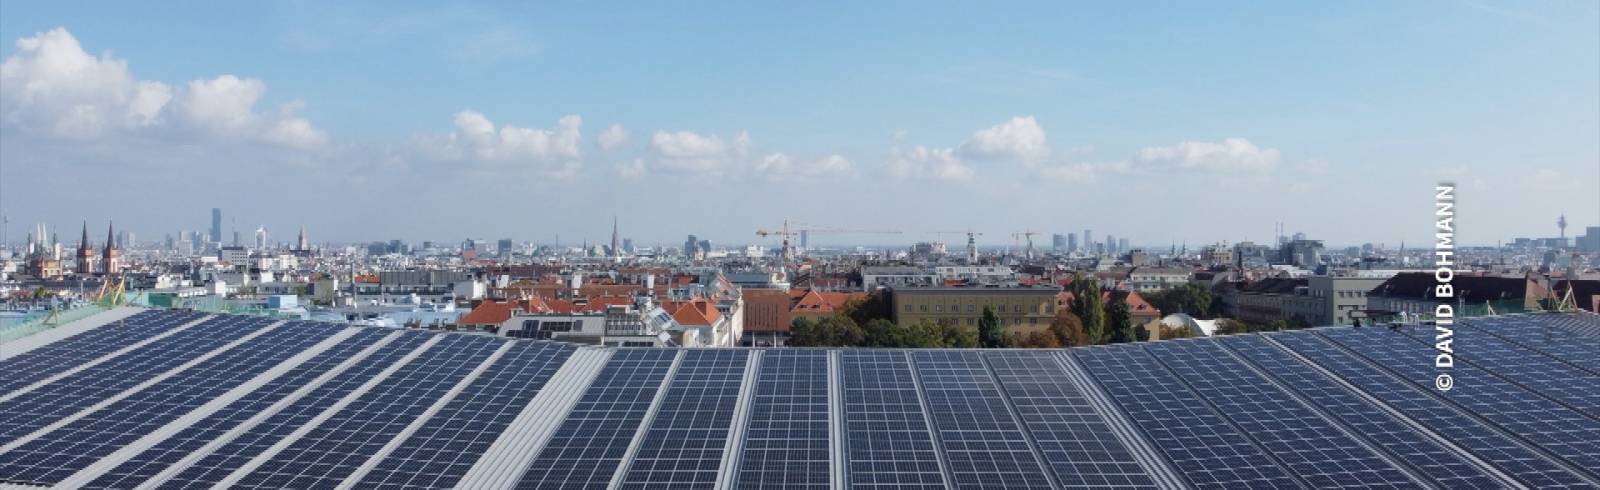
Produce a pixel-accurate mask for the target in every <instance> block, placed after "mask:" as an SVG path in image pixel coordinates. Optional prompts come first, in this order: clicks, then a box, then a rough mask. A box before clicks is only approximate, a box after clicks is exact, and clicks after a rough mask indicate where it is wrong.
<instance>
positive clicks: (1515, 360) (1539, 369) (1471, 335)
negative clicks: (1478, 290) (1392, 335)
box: [1402, 326, 1600, 417]
mask: <svg viewBox="0 0 1600 490" xmlns="http://www.w3.org/2000/svg"><path fill="white" fill-rule="evenodd" d="M1402 332H1403V333H1405V334H1406V335H1408V336H1411V337H1412V338H1413V339H1416V340H1417V341H1418V342H1422V343H1423V344H1425V345H1432V344H1433V342H1434V339H1433V329H1431V328H1430V329H1423V328H1405V329H1402ZM1454 335H1455V341H1456V342H1457V343H1459V344H1460V345H1463V346H1471V347H1470V348H1465V349H1461V352H1459V353H1457V357H1458V359H1457V360H1459V361H1464V362H1467V363H1470V364H1473V365H1475V366H1478V367H1484V366H1490V367H1492V368H1493V372H1494V374H1495V375H1497V376H1499V377H1500V378H1503V379H1505V380H1508V381H1510V382H1512V383H1515V384H1517V385H1518V386H1520V387H1522V388H1526V389H1529V390H1533V391H1535V392H1537V393H1539V394H1541V395H1544V396H1545V397H1548V398H1550V399H1553V400H1556V401H1558V402H1561V403H1563V404H1566V405H1567V406H1569V407H1571V408H1574V409H1577V410H1578V411H1581V412H1583V413H1585V414H1588V415H1589V416H1590V417H1600V375H1595V374H1593V373H1590V372H1587V371H1584V370H1582V369H1578V368H1577V367H1574V366H1572V365H1569V364H1566V363H1563V362H1561V361H1558V360H1556V359H1555V358H1552V357H1550V356H1546V355H1544V354H1542V353H1540V352H1538V351H1535V350H1532V349H1528V348H1526V347H1522V346H1519V345H1516V344H1513V343H1510V342H1507V341H1504V340H1500V339H1499V338H1498V337H1495V336H1493V335H1489V334H1486V333H1484V332H1483V331H1481V330H1478V329H1476V328H1472V327H1470V326H1459V327H1456V328H1455V329H1454Z"/></svg>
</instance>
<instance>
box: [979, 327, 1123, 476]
mask: <svg viewBox="0 0 1600 490" xmlns="http://www.w3.org/2000/svg"><path fill="white" fill-rule="evenodd" d="M985 358H986V359H987V360H988V363H989V368H990V369H991V370H992V371H993V372H994V374H995V378H996V379H998V380H999V381H1000V386H1001V387H1002V389H1004V390H1005V393H1006V396H1007V397H1008V398H1010V399H1011V403H1012V405H1014V406H1015V407H1016V408H1017V414H1018V415H1019V416H1020V417H1021V418H1022V423H1023V427H1025V428H1026V429H1027V430H1028V432H1029V433H1030V434H1032V435H1033V441H1034V444H1035V445H1036V446H1038V448H1039V452H1040V453H1041V454H1042V455H1043V457H1044V459H1045V463H1046V465H1048V466H1049V467H1050V470H1051V471H1053V472H1055V475H1056V480H1057V481H1059V482H1060V483H1061V485H1062V486H1065V487H1072V488H1155V482H1154V481H1153V480H1152V479H1151V478H1150V475H1149V474H1148V473H1146V472H1145V470H1144V468H1143V467H1141V466H1139V463H1138V462H1136V461H1135V460H1134V458H1133V455H1132V454H1131V453H1129V452H1128V448H1127V447H1126V446H1125V445H1123V444H1122V441H1120V440H1118V439H1117V438H1116V436H1115V435H1113V434H1112V433H1111V429H1110V427H1108V426H1107V424H1106V421H1105V420H1104V419H1102V418H1101V417H1100V415H1099V414H1098V413H1096V412H1095V411H1094V408H1093V407H1092V406H1091V405H1090V404H1089V401H1088V400H1087V399H1085V398H1084V396H1083V394H1082V392H1080V391H1079V390H1078V388H1077V386H1075V385H1073V384H1072V383H1071V382H1070V381H1068V380H1067V373H1066V372H1065V370H1064V369H1062V367H1061V365H1060V364H1058V363H1057V361H1056V360H1055V356H1054V354H1053V353H1050V352H1038V351H1012V352H993V353H986V354H985Z"/></svg>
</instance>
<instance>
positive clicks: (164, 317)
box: [0, 310, 202, 393]
mask: <svg viewBox="0 0 1600 490" xmlns="http://www.w3.org/2000/svg"><path fill="white" fill-rule="evenodd" d="M201 316H202V315H201V314H199V313H190V312H181V311H162V310H145V311H142V312H139V313H137V314H134V315H133V316H130V317H127V318H124V319H122V320H120V321H117V322H112V323H108V324H105V325H101V326H99V327H96V328H94V329H91V330H89V331H86V332H83V333H80V334H77V335H74V336H72V337H68V338H66V339H62V340H58V341H56V342H52V343H49V344H45V345H43V346H40V347H39V348H37V349H33V350H30V351H28V352H24V353H22V354H20V355H17V356H16V357H13V358H10V359H6V360H4V361H0V373H6V378H5V379H3V380H0V393H10V392H12V391H16V390H18V389H21V388H23V387H25V386H28V385H30V384H33V383H36V382H38V381H40V380H43V379H45V378H49V377H51V376H55V375H57V374H60V373H63V372H66V371H67V370H69V369H72V368H74V367H77V366H79V365H81V364H83V363H86V362H89V361H93V360H95V359H99V358H101V357H104V356H105V355H106V354H110V353H112V352H116V351H117V350H119V349H122V348H124V347H127V346H128V345H130V344H134V343H137V342H139V341H142V340H145V339H148V338H150V337H154V336H156V335H160V334H161V333H163V332H166V331H168V330H172V329H174V328H177V327H179V326H181V325H183V324H185V323H189V322H192V321H194V320H196V319H199V318H200V317H201Z"/></svg>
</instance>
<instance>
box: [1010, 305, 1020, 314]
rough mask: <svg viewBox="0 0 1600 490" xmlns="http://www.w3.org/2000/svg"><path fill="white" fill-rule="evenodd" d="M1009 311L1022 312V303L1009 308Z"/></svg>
mask: <svg viewBox="0 0 1600 490" xmlns="http://www.w3.org/2000/svg"><path fill="white" fill-rule="evenodd" d="M1011 312H1012V313H1022V305H1016V306H1015V307H1012V308H1011Z"/></svg>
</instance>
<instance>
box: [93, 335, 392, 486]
mask: <svg viewBox="0 0 1600 490" xmlns="http://www.w3.org/2000/svg"><path fill="white" fill-rule="evenodd" d="M390 333H392V332H391V331H388V330H380V329H375V328H362V329H358V331H357V332H356V334H355V335H352V336H351V337H350V338H347V339H345V340H343V341H341V342H339V343H338V344H337V345H334V346H333V347H330V348H328V350H325V351H322V353H320V354H317V355H316V356H315V357H312V358H311V359H309V360H307V361H306V362H304V363H302V364H300V365H299V366H296V367H295V368H294V369H292V370H290V371H289V372H287V373H284V375H283V376H279V377H277V378H274V379H273V380H272V381H268V382H267V383H266V384H265V385H263V386H262V387H261V388H260V389H257V390H255V391H252V392H250V393H249V394H247V395H245V396H244V397H242V398H240V399H238V400H235V401H234V402H233V403H230V404H228V406H226V407H222V409H221V410H218V411H217V412H216V413H214V414H211V416H209V417H206V418H205V419H201V420H200V421H199V422H196V423H194V425H191V426H189V427H188V428H185V429H184V430H183V431H180V432H178V433H177V434H175V435H173V436H172V437H168V438H166V439H164V440H162V441H161V442H159V443H156V444H155V445H154V446H152V447H150V448H149V449H146V450H144V451H143V452H141V453H139V454H138V455H135V456H134V457H133V458H131V459H129V460H128V461H125V462H123V463H122V464H120V465H118V466H117V467H116V468H113V469H111V470H110V471H107V472H105V473H104V474H102V475H100V476H99V477H97V478H95V480H94V481H92V482H90V483H89V484H88V485H87V487H88V488H133V487H135V486H138V485H139V483H141V482H144V481H145V480H147V479H149V478H150V477H153V476H155V475H156V474H158V473H161V472H162V471H164V470H166V469H167V468H168V467H170V466H172V465H173V464H174V463H177V462H178V460H180V459H183V458H184V457H186V456H188V455H189V453H192V452H194V451H196V450H199V449H200V448H201V447H203V446H205V445H206V444H207V443H209V442H211V441H213V440H215V439H216V438H218V437H221V436H222V435H223V434H224V433H227V432H228V431H229V430H232V429H233V428H234V427H237V426H238V425H239V424H240V423H243V422H244V421H246V420H248V419H250V418H251V417H254V416H255V415H256V414H258V413H260V412H261V411H262V410H264V409H266V408H267V407H269V406H271V405H272V404H274V403H277V402H278V401H280V400H282V399H283V398H284V397H286V396H289V394H290V393H293V392H294V391H295V390H299V389H301V388H303V387H304V386H305V385H306V383H309V382H311V381H312V380H314V379H316V378H317V377H318V376H322V375H323V374H324V373H326V372H327V371H328V370H329V369H333V368H334V367H336V366H338V365H339V364H340V363H342V362H345V361H346V360H348V359H350V357H352V356H354V355H356V354H357V353H360V352H361V350H362V349H366V348H367V347H368V346H370V345H372V344H373V343H374V342H377V341H378V340H379V339H382V338H383V337H384V336H386V335H389V334H390Z"/></svg>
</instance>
